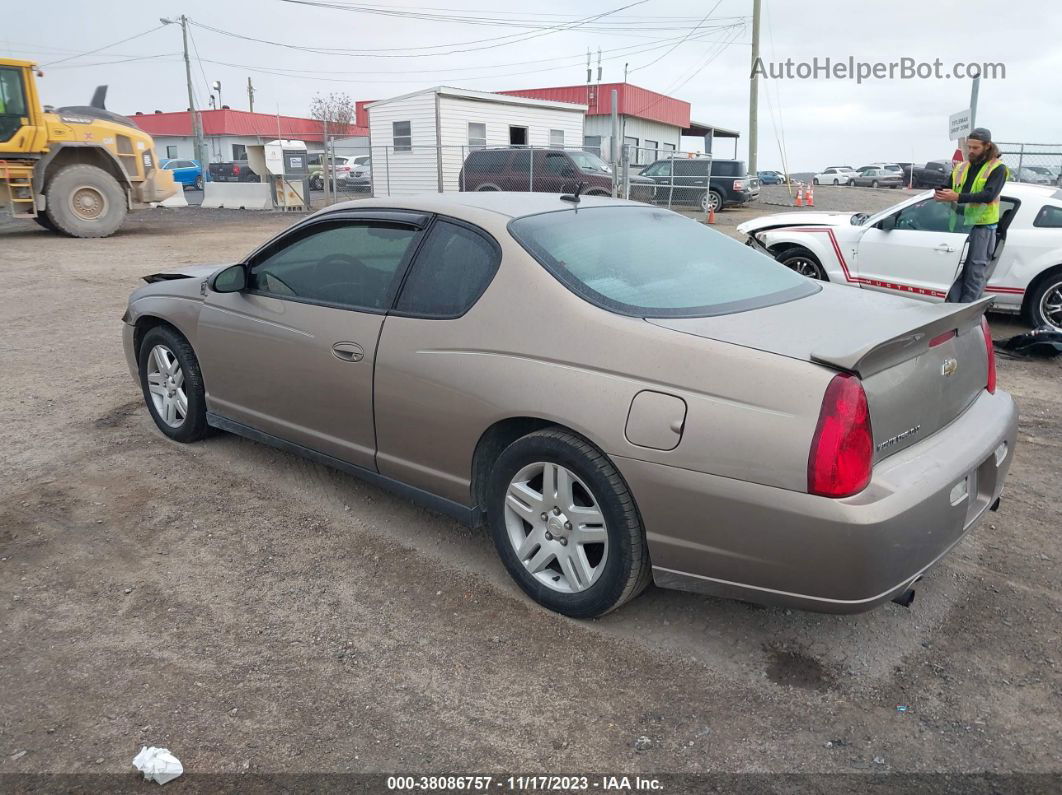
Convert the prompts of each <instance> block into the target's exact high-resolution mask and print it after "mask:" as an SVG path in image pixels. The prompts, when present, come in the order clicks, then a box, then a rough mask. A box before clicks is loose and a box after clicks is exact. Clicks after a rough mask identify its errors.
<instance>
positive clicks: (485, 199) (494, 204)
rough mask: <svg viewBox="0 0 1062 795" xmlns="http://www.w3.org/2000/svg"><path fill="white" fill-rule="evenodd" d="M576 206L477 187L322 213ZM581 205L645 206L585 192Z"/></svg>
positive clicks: (510, 212)
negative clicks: (384, 209) (372, 210)
mask: <svg viewBox="0 0 1062 795" xmlns="http://www.w3.org/2000/svg"><path fill="white" fill-rule="evenodd" d="M573 206H575V205H573V204H572V203H571V202H566V201H561V198H560V194H557V193H526V192H524V193H521V192H518V191H475V192H471V191H469V192H454V193H425V194H420V195H416V196H402V197H400V198H387V197H381V198H378V199H354V200H353V201H348V202H340V203H339V204H333V205H331V206H330V207H326V208H325V209H324V210H321V211H320V212H321V213H325V212H334V211H336V210H361V209H370V208H386V209H389V210H414V211H419V212H429V213H441V214H444V215H455V216H457V217H460V216H461V215H462V211H463V210H485V211H487V212H491V213H495V214H497V215H501V216H505V217H508V218H521V217H523V216H525V215H536V214H538V213H545V212H550V211H551V210H570V209H572V207H573ZM578 206H579V208H584V207H607V206H635V207H644V206H645V205H644V204H642V203H641V202H634V201H627V200H626V199H613V198H609V197H604V196H581V197H580V200H579V204H578Z"/></svg>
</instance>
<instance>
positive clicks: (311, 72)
mask: <svg viewBox="0 0 1062 795" xmlns="http://www.w3.org/2000/svg"><path fill="white" fill-rule="evenodd" d="M736 27H740V26H736ZM710 33H714V31H706V32H705V33H704V34H702V35H700V36H695V37H693V38H691V39H690V41H713V40H712V39H710V38H709V34H710ZM673 42H674V39H664V40H662V43H655V44H652V45H649V46H647V45H645V44H635V45H627V46H624V47H616V48H613V49H608V50H602V52H607V53H619V54H616V55H610V56H609V57H607V58H603V59H602V60H604V61H615V60H619V59H621V58H629V57H631V56H632V55H641V54H642V53H646V52H652V51H655V50H659V49H662V48H664V47H668V46H670V45H671V44H672V43H673ZM583 58H585V54H584V53H575V54H572V55H563V56H557V57H556V58H546V59H541V58H536V59H533V60H528V61H511V62H509V63H495V64H481V65H478V66H460V67H452V68H445V67H444V68H438V69H436V68H433V69H432V73H433V74H436V73H449V72H468V71H482V70H491V71H489V72H488V73H486V74H483V75H472V76H464V75H460V74H458V75H455V76H454V79H456V80H466V79H467V80H478V79H487V78H490V77H513V76H519V75H526V74H536V73H538V72H552V71H557V70H559V69H568V68H571V66H572V65H574V64H576V63H578V62H581V61H582V60H583ZM203 60H205V61H207V62H208V63H218V64H221V65H223V66H231V67H234V68H242V69H258V70H262V71H266V72H269V73H272V74H279V75H282V76H290V77H307V78H318V77H320V76H321V75H352V76H360V75H396V76H397V75H401V74H403V72H400V71H395V70H352V71H347V70H329V69H293V68H288V67H277V66H257V65H252V64H233V63H228V62H224V61H211V60H210V59H208V58H204V59H203ZM550 61H565V62H568V63H561V64H558V65H557V66H552V67H546V68H543V69H534V70H530V71H522V72H514V73H499V72H497V71H495V70H498V69H506V68H509V67H514V66H526V65H529V64H543V63H548V62H550ZM322 79H323V78H322ZM361 82H369V83H372V82H382V83H386V82H397V83H407V82H411V81H410V79H409V78H408V77H407V78H405V79H402V80H393V81H387V80H362V81H361Z"/></svg>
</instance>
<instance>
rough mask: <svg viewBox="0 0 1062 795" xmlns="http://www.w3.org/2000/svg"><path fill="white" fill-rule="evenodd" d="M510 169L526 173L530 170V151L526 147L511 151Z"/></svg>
mask: <svg viewBox="0 0 1062 795" xmlns="http://www.w3.org/2000/svg"><path fill="white" fill-rule="evenodd" d="M510 169H511V170H512V171H516V172H518V173H520V174H527V173H528V172H529V171H530V170H531V153H530V152H529V151H528V150H526V149H521V150H519V151H517V152H513V162H512V165H511V166H510Z"/></svg>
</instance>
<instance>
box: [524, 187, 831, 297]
mask: <svg viewBox="0 0 1062 795" xmlns="http://www.w3.org/2000/svg"><path fill="white" fill-rule="evenodd" d="M509 231H510V233H511V234H512V235H513V237H515V238H516V239H517V240H518V241H519V242H520V244H521V245H523V247H524V248H526V249H527V250H528V252H530V253H531V255H532V256H534V257H535V259H537V260H538V261H539V262H541V263H542V264H543V265H544V266H545V267H546V269H547V270H548V271H549V272H550V273H552V274H553V275H554V276H555V277H556V278H557V279H558V280H559V281H560V282H561V283H563V284H564V285H565V286H567V287H568V288H569V289H570V290H572V292H574V293H576V294H577V295H579V296H581V297H583V298H585V299H586V300H587V301H589V302H590V303H593V304H596V305H598V306H600V307H602V308H604V309H607V310H609V311H611V312H616V313H617V314H621V315H632V316H634V317H705V316H708V315H722V314H728V313H731V312H741V311H745V310H748V309H756V308H759V307H763V306H770V305H773V304H778V303H782V302H784V301H791V300H794V299H796V298H803V297H804V296H808V295H811V294H813V293H816V292H818V291H819V290H820V289H821V288H820V287H818V286H817V285H815V283H814V282H812V281H811V280H809V279H806V278H804V277H803V276H800V275H799V274H797V273H794V272H793V271H791V270H789V269H788V268H786V267H785V266H783V265H781V264H779V263H777V262H775V261H774V260H773V259H771V258H770V257H767V256H764V255H763V254H760V253H758V252H756V251H753V250H752V249H751V248H749V247H748V246H744V245H742V244H741V243H738V242H737V241H736V240H733V239H731V238H729V237H727V236H726V235H724V234H721V233H720V232H716V231H715V230H713V229H709V228H708V227H707V226H705V225H704V224H702V223H700V222H699V221H694V220H692V219H689V218H686V217H684V216H681V215H679V214H677V213H673V212H671V211H670V210H664V209H658V208H652V207H632V206H620V207H615V206H613V207H587V208H585V209H576V210H560V211H555V212H548V213H541V214H540V215H531V216H527V217H525V218H517V219H515V220H513V221H512V222H510V224H509Z"/></svg>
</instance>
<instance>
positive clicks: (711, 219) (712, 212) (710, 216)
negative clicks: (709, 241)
mask: <svg viewBox="0 0 1062 795" xmlns="http://www.w3.org/2000/svg"><path fill="white" fill-rule="evenodd" d="M708 223H710V224H714V223H715V205H714V204H709V205H708Z"/></svg>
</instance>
